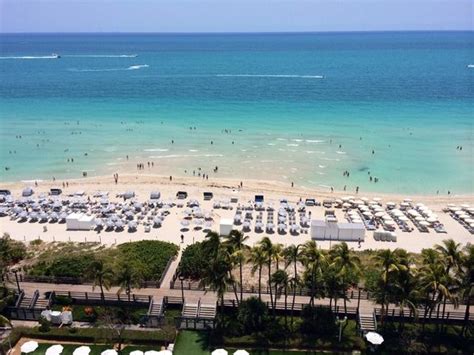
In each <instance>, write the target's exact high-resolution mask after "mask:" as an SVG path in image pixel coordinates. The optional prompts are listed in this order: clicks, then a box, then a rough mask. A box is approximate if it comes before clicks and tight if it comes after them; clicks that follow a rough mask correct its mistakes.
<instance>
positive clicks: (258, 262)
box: [249, 245, 267, 300]
mask: <svg viewBox="0 0 474 355" xmlns="http://www.w3.org/2000/svg"><path fill="white" fill-rule="evenodd" d="M249 261H250V262H251V263H252V276H254V275H255V272H257V271H258V298H259V299H260V300H262V268H263V266H264V265H265V264H266V262H267V258H266V256H265V252H264V250H263V248H262V247H261V246H260V245H255V246H254V247H253V248H252V249H251V250H250V256H249Z"/></svg>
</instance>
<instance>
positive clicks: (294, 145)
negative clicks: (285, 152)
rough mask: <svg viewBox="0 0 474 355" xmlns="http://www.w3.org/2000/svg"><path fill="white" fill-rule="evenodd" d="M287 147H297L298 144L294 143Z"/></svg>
mask: <svg viewBox="0 0 474 355" xmlns="http://www.w3.org/2000/svg"><path fill="white" fill-rule="evenodd" d="M286 146H287V147H297V146H299V144H296V143H289V144H287V145H286Z"/></svg>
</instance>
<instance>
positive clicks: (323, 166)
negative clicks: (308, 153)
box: [318, 165, 326, 169]
mask: <svg viewBox="0 0 474 355" xmlns="http://www.w3.org/2000/svg"><path fill="white" fill-rule="evenodd" d="M318 166H319V167H320V168H321V169H324V168H325V167H326V165H318Z"/></svg>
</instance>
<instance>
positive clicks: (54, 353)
mask: <svg viewBox="0 0 474 355" xmlns="http://www.w3.org/2000/svg"><path fill="white" fill-rule="evenodd" d="M63 349H64V347H63V346H62V345H59V344H56V345H52V346H50V347H49V348H48V349H46V353H45V355H59V354H61V353H62V352H63Z"/></svg>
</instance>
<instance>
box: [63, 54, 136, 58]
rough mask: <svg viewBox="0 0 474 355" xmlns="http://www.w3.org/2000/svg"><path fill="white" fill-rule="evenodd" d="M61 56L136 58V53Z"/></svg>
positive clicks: (68, 55) (69, 55)
mask: <svg viewBox="0 0 474 355" xmlns="http://www.w3.org/2000/svg"><path fill="white" fill-rule="evenodd" d="M63 57H72V58H136V57H138V54H66V55H63Z"/></svg>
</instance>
